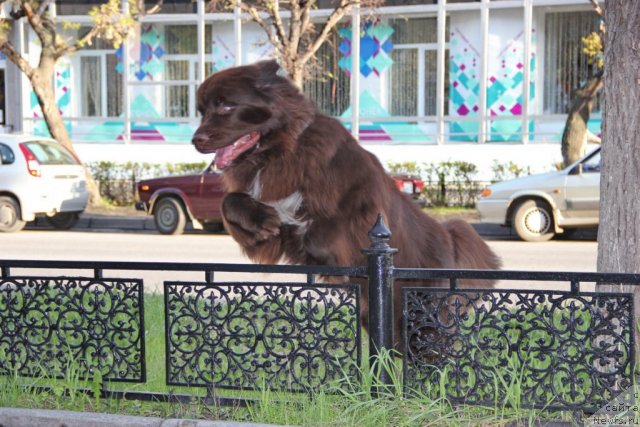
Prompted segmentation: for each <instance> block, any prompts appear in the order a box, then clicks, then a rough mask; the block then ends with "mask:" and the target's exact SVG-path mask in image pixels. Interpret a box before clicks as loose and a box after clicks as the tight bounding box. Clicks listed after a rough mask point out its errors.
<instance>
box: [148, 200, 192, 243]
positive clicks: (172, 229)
mask: <svg viewBox="0 0 640 427" xmlns="http://www.w3.org/2000/svg"><path fill="white" fill-rule="evenodd" d="M153 220H154V222H155V224H156V229H157V230H158V231H159V232H160V233H162V234H173V235H177V234H182V233H183V232H184V227H185V226H186V225H187V215H186V214H185V212H184V209H183V207H182V203H180V201H179V200H178V199H176V198H174V197H165V198H164V199H160V200H159V201H158V203H157V204H156V206H155V208H154V209H153Z"/></svg>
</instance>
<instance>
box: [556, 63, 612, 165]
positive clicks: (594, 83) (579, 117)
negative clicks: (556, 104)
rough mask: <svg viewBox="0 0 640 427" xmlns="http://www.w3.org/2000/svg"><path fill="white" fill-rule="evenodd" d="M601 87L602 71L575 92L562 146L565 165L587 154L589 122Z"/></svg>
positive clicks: (563, 134)
mask: <svg viewBox="0 0 640 427" xmlns="http://www.w3.org/2000/svg"><path fill="white" fill-rule="evenodd" d="M601 87H602V73H599V74H597V75H595V76H593V77H591V78H590V79H589V81H587V83H586V84H585V85H584V86H582V87H581V88H579V89H576V90H575V91H574V92H573V96H572V100H571V107H570V108H569V115H568V116H567V122H566V124H565V126H564V132H563V133H562V143H561V147H560V148H561V151H562V161H563V163H564V167H567V166H569V165H570V164H572V163H574V162H576V161H578V160H580V158H582V157H583V156H584V155H585V150H586V148H587V136H588V134H589V131H588V129H587V123H588V122H589V116H590V115H591V109H592V108H593V101H594V100H595V97H596V94H597V93H598V91H599V90H600V88H601Z"/></svg>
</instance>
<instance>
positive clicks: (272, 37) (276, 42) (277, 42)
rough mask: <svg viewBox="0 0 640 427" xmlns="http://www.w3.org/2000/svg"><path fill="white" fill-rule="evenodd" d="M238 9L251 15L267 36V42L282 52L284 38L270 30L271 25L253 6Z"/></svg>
mask: <svg viewBox="0 0 640 427" xmlns="http://www.w3.org/2000/svg"><path fill="white" fill-rule="evenodd" d="M240 9H241V10H243V11H245V12H247V13H248V14H249V15H250V16H251V19H252V20H253V21H254V22H255V23H256V24H258V25H259V26H260V28H262V30H263V31H264V32H265V33H266V34H267V37H269V42H270V43H271V44H272V45H273V47H274V48H275V49H276V50H278V51H280V52H284V50H285V46H284V44H283V41H284V40H286V39H284V40H283V39H281V38H279V37H278V36H277V35H276V34H274V32H273V31H271V25H269V24H268V23H267V22H266V21H265V20H264V19H262V16H261V15H260V12H259V11H258V10H257V9H256V8H255V7H249V6H241V7H240Z"/></svg>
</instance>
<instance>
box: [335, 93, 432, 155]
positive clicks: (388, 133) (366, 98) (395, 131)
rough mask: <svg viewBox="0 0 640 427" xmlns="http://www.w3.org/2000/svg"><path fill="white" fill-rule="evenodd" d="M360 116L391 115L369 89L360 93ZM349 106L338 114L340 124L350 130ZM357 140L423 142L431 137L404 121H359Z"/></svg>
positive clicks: (414, 125) (416, 126)
mask: <svg viewBox="0 0 640 427" xmlns="http://www.w3.org/2000/svg"><path fill="white" fill-rule="evenodd" d="M359 103H360V108H359V113H360V117H364V118H366V117H391V115H390V114H389V113H388V112H387V111H386V110H385V109H384V108H382V106H381V105H380V104H379V103H378V101H376V99H375V98H374V96H373V95H371V93H370V92H369V91H366V90H365V91H362V92H361V93H360V99H359ZM350 117H351V107H349V108H347V109H346V110H345V111H344V113H342V115H341V116H340V118H341V119H342V120H343V121H342V124H343V125H344V126H345V127H346V128H347V129H349V130H351V122H350V121H349V120H348V119H349V118H350ZM358 130H359V132H358V134H359V138H358V140H359V141H360V142H362V143H366V142H371V143H375V142H387V141H393V142H394V143H420V142H422V143H424V142H425V141H428V140H430V139H431V138H430V137H429V136H428V135H427V134H426V133H425V132H424V131H423V130H422V129H421V128H420V126H418V125H416V124H412V123H406V122H387V121H384V122H380V121H378V122H376V121H373V122H361V123H360V125H359V127H358Z"/></svg>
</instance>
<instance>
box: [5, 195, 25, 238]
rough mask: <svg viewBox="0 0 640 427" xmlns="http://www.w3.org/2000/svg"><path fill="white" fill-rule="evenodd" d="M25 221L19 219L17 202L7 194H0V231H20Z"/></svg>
mask: <svg viewBox="0 0 640 427" xmlns="http://www.w3.org/2000/svg"><path fill="white" fill-rule="evenodd" d="M26 224H27V223H26V222H25V221H23V220H22V219H20V206H19V205H18V202H17V201H16V200H15V199H14V198H12V197H8V196H0V232H5V233H11V232H14V231H20V230H22V229H23V228H24V226H25V225H26Z"/></svg>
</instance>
